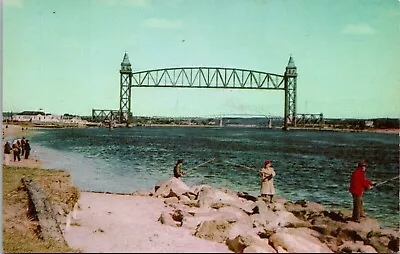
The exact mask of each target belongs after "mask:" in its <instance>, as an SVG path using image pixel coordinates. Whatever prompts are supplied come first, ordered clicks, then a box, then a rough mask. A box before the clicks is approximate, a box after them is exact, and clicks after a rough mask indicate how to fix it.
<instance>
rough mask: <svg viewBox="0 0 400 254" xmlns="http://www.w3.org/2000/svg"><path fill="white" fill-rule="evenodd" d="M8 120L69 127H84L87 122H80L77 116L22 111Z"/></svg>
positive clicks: (80, 119)
mask: <svg viewBox="0 0 400 254" xmlns="http://www.w3.org/2000/svg"><path fill="white" fill-rule="evenodd" d="M8 120H11V121H17V122H31V123H34V124H35V123H36V124H49V123H53V124H58V123H59V124H71V125H85V124H86V123H88V121H87V120H82V118H81V117H79V116H72V115H68V114H65V115H64V116H61V115H53V114H50V113H45V112H43V111H23V112H21V113H17V114H13V115H12V116H11V117H10V118H9V119H8Z"/></svg>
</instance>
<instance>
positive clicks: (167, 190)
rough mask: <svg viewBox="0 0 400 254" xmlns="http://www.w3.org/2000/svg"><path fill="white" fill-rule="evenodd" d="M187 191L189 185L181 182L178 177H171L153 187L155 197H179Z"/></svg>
mask: <svg viewBox="0 0 400 254" xmlns="http://www.w3.org/2000/svg"><path fill="white" fill-rule="evenodd" d="M188 191H189V187H188V186H187V185H186V184H185V183H184V182H182V181H181V180H180V179H178V178H175V177H172V178H170V179H168V180H165V181H162V182H159V183H158V184H157V185H156V186H155V187H154V194H153V196H155V197H162V198H168V197H179V196H180V195H182V194H183V193H185V192H188Z"/></svg>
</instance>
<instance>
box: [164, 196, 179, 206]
mask: <svg viewBox="0 0 400 254" xmlns="http://www.w3.org/2000/svg"><path fill="white" fill-rule="evenodd" d="M178 202H179V200H178V198H177V197H169V198H165V199H164V204H166V205H170V204H177V203H178Z"/></svg>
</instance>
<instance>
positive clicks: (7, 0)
mask: <svg viewBox="0 0 400 254" xmlns="http://www.w3.org/2000/svg"><path fill="white" fill-rule="evenodd" d="M3 4H4V6H8V7H15V8H21V7H22V6H23V2H22V0H3Z"/></svg>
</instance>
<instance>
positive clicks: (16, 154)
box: [12, 141, 21, 161]
mask: <svg viewBox="0 0 400 254" xmlns="http://www.w3.org/2000/svg"><path fill="white" fill-rule="evenodd" d="M17 143H19V141H18V142H16V143H14V144H13V145H12V151H13V155H14V161H17V159H18V161H21V156H20V154H21V150H20V148H19V146H18V144H17Z"/></svg>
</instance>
